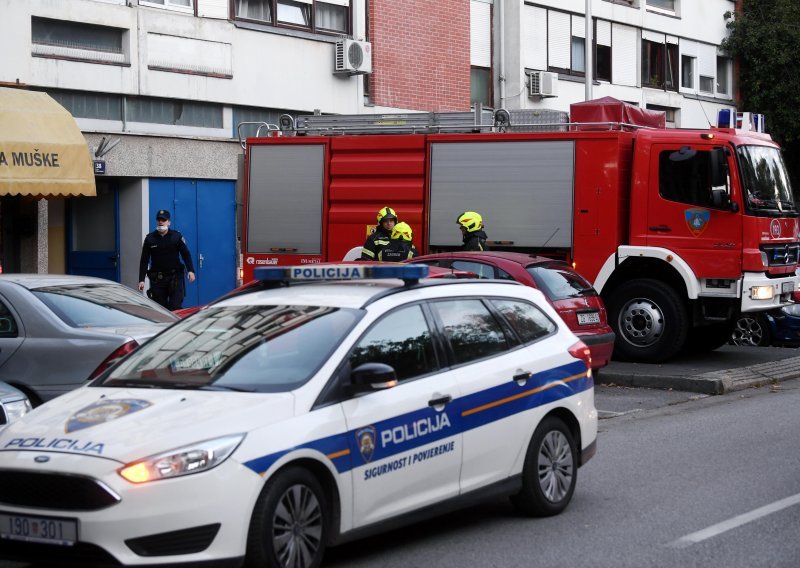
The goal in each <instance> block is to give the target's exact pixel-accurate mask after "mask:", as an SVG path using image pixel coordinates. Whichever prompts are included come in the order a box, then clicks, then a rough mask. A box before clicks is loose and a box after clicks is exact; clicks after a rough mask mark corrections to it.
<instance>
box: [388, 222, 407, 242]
mask: <svg viewBox="0 0 800 568" xmlns="http://www.w3.org/2000/svg"><path fill="white" fill-rule="evenodd" d="M392 238H393V239H403V240H404V241H408V242H411V227H410V226H409V224H408V223H398V224H397V225H395V226H394V229H392Z"/></svg>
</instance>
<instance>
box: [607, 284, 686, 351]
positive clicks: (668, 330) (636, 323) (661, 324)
mask: <svg viewBox="0 0 800 568" xmlns="http://www.w3.org/2000/svg"><path fill="white" fill-rule="evenodd" d="M608 312H609V322H610V323H611V326H612V327H613V328H614V331H615V332H616V334H617V340H616V342H615V344H614V355H615V356H616V357H617V358H618V359H622V360H626V361H640V362H643V363H660V362H662V361H666V360H667V359H669V358H670V357H672V356H674V355H675V354H677V353H678V352H679V351H680V350H681V349H683V346H684V344H685V343H686V337H687V332H688V328H689V316H688V313H687V310H686V305H685V304H684V302H683V301H682V300H681V298H680V296H679V295H678V294H677V292H675V290H674V289H672V288H671V287H669V286H667V285H666V284H664V283H663V282H660V281H658V280H652V279H649V278H643V279H640V280H632V281H630V282H627V283H625V284H623V285H622V286H620V287H619V288H618V289H617V290H616V291H615V292H614V293H613V294H612V295H611V298H610V299H609V303H608Z"/></svg>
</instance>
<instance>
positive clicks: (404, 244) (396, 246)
mask: <svg viewBox="0 0 800 568" xmlns="http://www.w3.org/2000/svg"><path fill="white" fill-rule="evenodd" d="M411 238H412V234H411V227H410V226H409V225H408V223H398V224H397V225H395V226H394V229H392V236H391V239H390V240H389V244H388V245H387V246H386V247H385V248H384V249H383V250H381V251H380V252H379V253H378V260H383V261H385V262H402V261H404V260H411V259H412V258H414V257H415V256H417V254H419V253H417V249H415V248H414V245H412V244H411Z"/></svg>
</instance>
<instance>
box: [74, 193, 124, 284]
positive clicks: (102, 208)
mask: <svg viewBox="0 0 800 568" xmlns="http://www.w3.org/2000/svg"><path fill="white" fill-rule="evenodd" d="M66 213H67V215H66V219H67V223H66V234H65V237H66V241H67V274H78V275H81V276H97V277H99V278H107V279H108V280H114V281H116V282H119V227H118V225H117V218H118V215H119V193H118V191H117V187H116V184H115V183H114V182H113V181H110V180H104V181H102V182H101V181H98V182H97V195H96V196H95V197H73V198H71V199H68V200H67V210H66Z"/></svg>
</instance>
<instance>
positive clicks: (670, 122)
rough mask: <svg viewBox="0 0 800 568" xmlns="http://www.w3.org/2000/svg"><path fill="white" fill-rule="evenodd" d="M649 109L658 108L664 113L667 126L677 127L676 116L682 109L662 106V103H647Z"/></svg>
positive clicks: (657, 109)
mask: <svg viewBox="0 0 800 568" xmlns="http://www.w3.org/2000/svg"><path fill="white" fill-rule="evenodd" d="M646 108H647V110H656V111H659V112H663V113H664V122H665V123H666V127H667V128H675V124H676V123H675V117H676V116H677V114H678V113H679V112H680V109H676V108H674V107H668V106H662V105H654V104H650V103H647V105H646Z"/></svg>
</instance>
